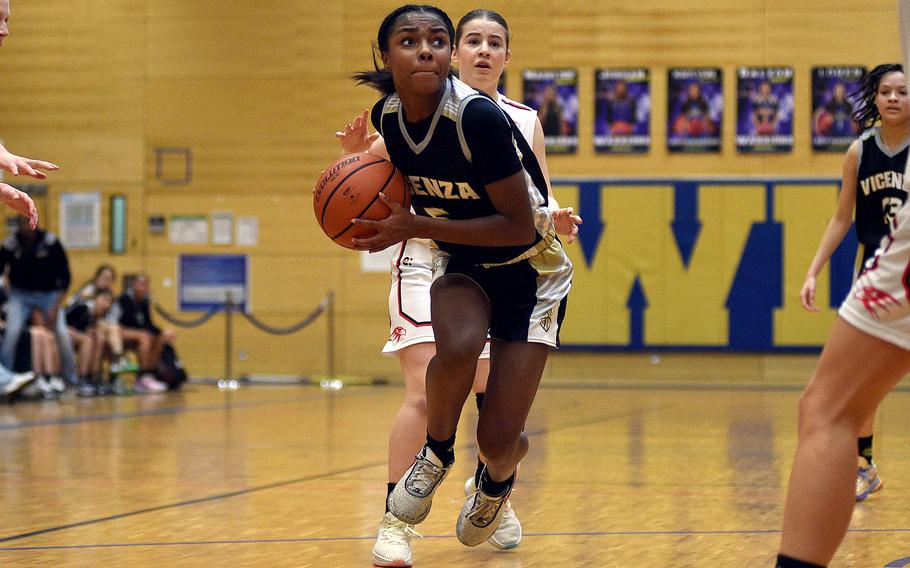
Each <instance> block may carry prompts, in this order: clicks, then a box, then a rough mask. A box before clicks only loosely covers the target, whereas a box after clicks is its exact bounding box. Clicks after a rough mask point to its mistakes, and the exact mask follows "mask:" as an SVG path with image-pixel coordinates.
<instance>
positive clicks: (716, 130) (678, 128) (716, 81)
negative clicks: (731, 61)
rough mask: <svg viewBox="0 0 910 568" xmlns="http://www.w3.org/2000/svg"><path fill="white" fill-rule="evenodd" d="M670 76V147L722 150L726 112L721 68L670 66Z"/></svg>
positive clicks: (697, 150) (681, 150) (668, 87)
mask: <svg viewBox="0 0 910 568" xmlns="http://www.w3.org/2000/svg"><path fill="white" fill-rule="evenodd" d="M667 79H668V80H667V90H668V97H667V104H668V109H667V149H668V150H669V151H670V152H720V133H721V131H722V118H723V114H724V94H723V92H724V89H723V77H722V72H721V70H720V68H715V67H701V68H698V67H696V68H684V69H670V70H669V72H668V78H667Z"/></svg>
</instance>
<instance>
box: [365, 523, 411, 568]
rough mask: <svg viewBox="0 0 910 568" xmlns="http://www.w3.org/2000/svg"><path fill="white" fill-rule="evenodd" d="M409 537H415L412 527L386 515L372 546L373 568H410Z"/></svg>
mask: <svg viewBox="0 0 910 568" xmlns="http://www.w3.org/2000/svg"><path fill="white" fill-rule="evenodd" d="M411 535H417V532H415V531H414V527H412V526H411V525H409V524H407V523H404V522H402V521H399V520H398V519H396V518H395V515H393V514H392V513H386V514H385V515H384V516H383V517H382V522H381V523H380V524H379V534H377V535H376V544H374V545H373V566H395V567H400V566H404V567H407V566H410V565H411ZM417 536H420V535H417Z"/></svg>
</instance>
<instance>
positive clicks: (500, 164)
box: [355, 5, 572, 546]
mask: <svg viewBox="0 0 910 568" xmlns="http://www.w3.org/2000/svg"><path fill="white" fill-rule="evenodd" d="M453 35H454V28H453V26H452V23H451V20H450V19H449V17H448V16H447V15H446V14H445V12H443V11H442V10H440V9H438V8H435V7H432V6H414V5H408V6H402V7H400V8H398V9H396V10H394V11H393V12H392V13H390V14H389V15H388V16H387V17H386V18H385V19H384V20H383V22H382V24H381V25H380V28H379V34H378V46H379V51H380V54H381V58H382V67H381V68H380V67H379V65H377V69H376V71H370V72H364V73H360V74H358V75H357V77H358V79H359V80H360V81H361V82H363V83H367V84H370V85H372V86H374V87H376V88H377V89H378V90H380V91H381V92H382V93H383V94H385V95H386V96H385V97H384V98H383V99H382V100H380V101H379V103H377V104H376V106H375V107H374V108H373V112H372V115H371V116H372V122H373V125H374V127H375V128H376V130H378V131H379V133H380V134H381V135H382V137H383V139H384V141H385V145H386V149H387V151H388V153H389V156H390V158H391V160H392V162H393V163H394V164H395V165H396V166H397V167H398V168H399V169H400V170H401V171H402V172H403V173H404V174H405V177H406V178H407V179H408V181H409V184H410V186H411V190H412V203H413V205H414V208H415V210H416V211H417V212H418V215H416V216H415V215H413V214H411V213H410V212H409V211H408V210H406V209H404V208H402V207H400V206H399V207H395V204H394V203H392V202H391V201H390V200H388V199H385V198H384V196H383V201H384V202H385V203H386V204H387V205H389V206H390V208H391V209H392V213H391V215H390V216H389V217H388V218H387V219H385V220H382V221H367V220H356V222H357V223H360V224H362V225H364V226H366V227H368V228H372V229H375V230H376V231H377V234H376V235H375V236H374V237H370V238H365V239H358V240H355V244H356V245H357V246H358V248H360V249H362V250H379V249H383V248H385V247H388V246H390V245H392V244H395V243H397V242H400V241H402V240H405V239H410V238H415V237H417V238H421V237H422V238H429V239H432V240H433V241H434V242H435V243H436V245H437V246H438V248H439V250H438V252H437V256H436V258H435V260H434V277H435V281H434V284H433V286H432V289H431V292H430V294H431V306H432V308H431V309H432V322H433V332H434V335H435V339H436V355H435V356H434V358H433V359H432V361H431V362H430V365H429V367H428V369H427V380H426V383H427V384H426V387H427V403H428V420H427V443H426V445H425V446H424V447H423V448H422V449H421V451H420V453H419V454H418V456H417V459H416V461H415V462H414V464H413V465H412V466H411V467H410V468H409V469H408V471H407V472H406V473H405V475H404V476H403V477H402V479H401V480H400V481H399V482H398V484H397V485H396V487H395V490H394V491H393V492H392V494H391V495H390V498H389V508H390V511H391V512H392V514H394V515H395V516H396V517H398V518H399V519H401V520H402V521H404V522H406V523H410V524H417V523H419V522H422V521H423V520H424V519H425V518H426V515H427V514H428V513H429V510H430V505H431V501H432V496H433V493H434V492H435V490H436V488H437V487H438V485H439V483H440V482H441V481H442V480H443V479H444V478H445V476H446V475H447V474H448V472H449V470H450V468H451V465H452V463H453V462H454V458H455V456H454V451H453V448H454V443H455V431H456V427H457V424H458V418H459V416H460V414H461V409H462V407H463V405H464V402H465V400H466V398H467V396H468V394H469V392H470V389H471V383H472V381H473V378H474V369H475V366H476V363H477V358H478V356H479V355H480V353H481V350H482V349H483V347H484V343H485V341H486V335H487V332H488V331H489V334H490V337H491V339H492V345H491V357H490V360H491V372H490V377H489V382H488V387H487V394H486V398H485V401H484V405H483V408H482V410H481V413H480V418H479V421H478V429H477V440H478V444H479V446H480V450H481V452H482V453H483V454H484V455H485V456H486V458H487V465H486V468H485V470H484V471H483V473H482V475H481V478H480V483H479V487H478V490H477V492H476V493H475V494H473V495H471V496H470V497H469V498H468V499H467V501H466V503H465V505H464V507H463V508H462V512H461V515H460V516H459V518H458V522H457V526H456V533H457V535H458V538H459V540H461V542H463V543H464V544H466V545H469V546H476V545H477V544H480V543H481V542H483V541H485V540H486V539H487V538H488V537H489V536H490V535H491V534H492V533H493V531H495V530H496V527H497V526H498V523H499V521H500V519H501V517H502V514H503V504H504V503H505V501H506V499H507V498H508V495H509V492H510V491H511V487H512V483H513V481H514V473H515V468H516V465H517V464H518V462H519V461H520V460H521V458H522V457H523V456H524V455H525V454H526V453H527V450H528V441H527V437H526V436H524V435H523V434H522V430H523V428H524V423H525V420H526V418H527V415H528V411H529V410H530V406H531V403H532V402H533V399H534V396H535V394H536V392H537V386H538V384H539V381H540V377H541V374H542V372H543V368H544V365H545V363H546V359H547V355H548V352H549V349H550V348H553V347H556V346H558V331H559V326H560V324H561V321H562V317H563V315H564V312H565V299H566V295H567V294H568V290H569V287H570V285H571V274H572V267H571V263H570V262H569V261H568V258H567V257H566V256H565V253H564V252H563V250H562V247H561V245H560V243H559V241H558V239H556V237H555V233H554V232H553V228H552V222H551V220H550V216H549V214H548V213H547V211H546V209H545V206H546V204H547V196H546V183H545V181H544V180H543V178H542V175H541V172H540V167H539V165H538V164H537V162H536V160H535V159H534V155H533V152H532V151H531V148H530V147H529V146H528V144H527V142H526V141H525V140H524V138H523V137H521V135H520V134H518V135H517V136H513V134H514V133H516V132H517V129H515V128H514V125H513V124H512V123H511V121H510V119H509V118H508V117H507V116H506V115H505V113H504V112H503V111H502V110H501V109H500V108H499V107H498V106H497V105H496V103H494V102H493V101H492V100H491V99H489V98H488V97H486V96H485V95H481V94H478V93H477V91H475V90H474V89H471V88H470V87H468V86H467V85H465V84H464V83H462V82H460V81H458V80H457V79H454V78H451V77H450V69H449V65H450V58H451V49H452V38H453ZM516 146H517V147H518V150H519V151H520V155H519V153H518V152H516Z"/></svg>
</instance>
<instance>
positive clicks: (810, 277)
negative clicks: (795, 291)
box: [799, 140, 862, 312]
mask: <svg viewBox="0 0 910 568" xmlns="http://www.w3.org/2000/svg"><path fill="white" fill-rule="evenodd" d="M858 145H859V141H858V140H857V141H854V142H853V143H852V144H850V148H849V149H847V155H846V157H845V158H844V169H843V174H842V178H841V192H840V196H839V197H838V199H837V210H836V211H835V212H834V216H833V217H831V220H830V221H829V222H828V226H827V227H826V228H825V234H824V235H823V236H822V240H821V243H819V245H818V251H816V253H815V258H813V259H812V264H810V265H809V270H808V272H807V273H806V280H805V281H804V282H803V287H802V289H801V290H800V291H799V300H800V303H801V304H802V306H803V308H805V309H806V310H808V311H810V312H817V311H819V308H818V307H817V306H816V305H815V288H816V285H817V282H816V278H817V277H818V273H819V272H821V270H822V268H824V267H825V264H827V262H828V260H829V259H830V258H831V255H832V254H834V251H835V250H836V249H837V247H838V245H840V243H841V241H842V240H844V235H846V234H847V231H849V230H850V225H851V224H852V223H853V209H854V207H855V206H856V169H857V153H858V148H859V146H858ZM860 246H862V245H860Z"/></svg>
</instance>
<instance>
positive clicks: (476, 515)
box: [455, 485, 512, 546]
mask: <svg viewBox="0 0 910 568" xmlns="http://www.w3.org/2000/svg"><path fill="white" fill-rule="evenodd" d="M511 492H512V488H511V487H509V488H508V489H507V490H506V492H505V493H503V494H502V495H498V496H494V495H487V494H486V493H484V492H483V485H481V486H480V487H479V488H478V490H477V491H475V492H474V494H473V495H471V496H469V497H468V498H467V500H465V503H464V506H463V507H462V508H461V513H460V514H459V515H458V522H457V523H456V524H455V536H457V537H458V540H459V541H461V543H462V544H463V545H465V546H477V545H478V544H480V543H482V542H483V541H485V540H488V539H489V538H490V537H491V536H493V533H494V532H496V529H497V528H499V523H500V522H502V516H503V515H504V514H505V512H506V503H507V502H508V501H509V494H510V493H511Z"/></svg>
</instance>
